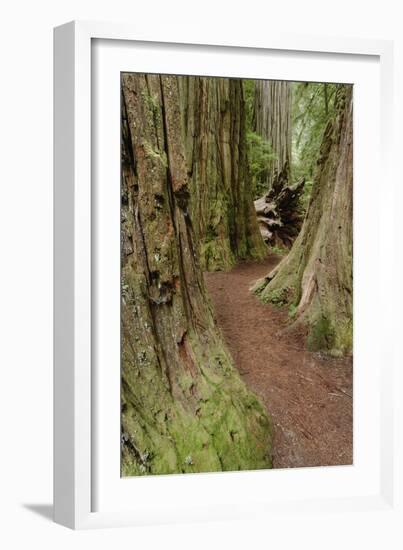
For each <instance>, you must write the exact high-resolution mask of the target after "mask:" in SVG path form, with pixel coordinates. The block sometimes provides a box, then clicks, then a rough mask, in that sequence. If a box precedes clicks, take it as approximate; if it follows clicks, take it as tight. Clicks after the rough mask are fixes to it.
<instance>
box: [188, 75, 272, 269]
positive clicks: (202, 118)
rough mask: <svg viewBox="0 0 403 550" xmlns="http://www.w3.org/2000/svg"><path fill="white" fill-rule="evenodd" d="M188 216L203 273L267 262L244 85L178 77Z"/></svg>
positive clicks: (228, 81) (220, 80)
mask: <svg viewBox="0 0 403 550" xmlns="http://www.w3.org/2000/svg"><path fill="white" fill-rule="evenodd" d="M178 81H179V90H180V101H181V112H182V121H183V129H184V139H185V148H186V159H187V171H188V174H189V178H190V197H191V200H190V212H191V216H192V219H193V220H194V221H195V227H194V230H195V235H196V239H197V242H198V243H200V257H201V262H202V267H203V269H206V270H209V271H214V270H219V269H228V268H230V267H231V266H232V265H234V263H235V262H236V261H237V260H239V259H248V258H255V259H260V258H263V257H264V256H265V255H266V253H267V250H266V246H265V245H264V242H263V240H262V237H261V235H260V232H259V228H258V224H257V221H256V215H255V212H254V207H253V195H252V193H253V190H252V189H251V185H250V177H249V173H248V159H247V151H246V141H245V109H244V99H243V88H242V81H241V80H239V79H228V78H225V79H224V78H205V77H178Z"/></svg>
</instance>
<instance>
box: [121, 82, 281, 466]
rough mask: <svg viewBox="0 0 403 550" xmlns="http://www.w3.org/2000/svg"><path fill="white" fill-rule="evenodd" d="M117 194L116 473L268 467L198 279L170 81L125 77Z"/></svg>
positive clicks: (261, 437) (251, 408) (255, 405)
mask: <svg viewBox="0 0 403 550" xmlns="http://www.w3.org/2000/svg"><path fill="white" fill-rule="evenodd" d="M224 157H225V155H224ZM121 195H122V208H121V217H122V230H121V236H122V287H121V288H122V308H121V323H122V393H121V398H122V474H123V475H141V474H147V473H149V474H163V473H173V472H192V471H197V472H200V471H213V470H238V469H256V468H267V467H270V465H271V459H270V449H271V435H270V433H271V430H270V422H269V419H268V417H267V414H266V412H265V410H264V408H263V406H262V405H261V404H260V402H259V401H258V399H257V398H256V397H255V396H254V394H252V393H251V392H250V391H249V390H248V389H247V388H246V386H245V385H244V383H243V382H242V380H241V379H240V377H239V374H238V373H237V371H236V369H235V368H234V366H233V363H232V360H231V358H230V356H229V354H228V352H227V350H226V347H225V345H224V342H223V340H222V337H221V335H220V332H219V331H218V330H217V327H216V326H215V322H214V318H213V315H212V311H211V306H210V303H209V300H208V298H207V294H206V290H205V286H204V283H203V277H202V272H201V269H200V266H199V261H198V252H197V247H196V245H195V238H194V232H193V228H192V221H191V210H190V208H189V204H190V194H189V178H188V174H187V169H186V155H185V149H184V146H183V135H182V128H181V116H180V106H179V98H178V80H177V77H173V76H158V75H154V76H151V75H143V74H123V75H122V193H121Z"/></svg>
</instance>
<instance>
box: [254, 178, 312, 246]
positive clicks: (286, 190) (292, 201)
mask: <svg viewBox="0 0 403 550" xmlns="http://www.w3.org/2000/svg"><path fill="white" fill-rule="evenodd" d="M282 180H283V178H282V174H280V175H279V177H278V178H277V181H276V182H273V186H272V188H271V189H270V191H269V192H268V193H266V194H265V195H263V197H260V198H259V199H256V200H255V201H254V205H255V210H256V215H257V219H258V223H259V228H260V233H261V235H262V237H263V239H264V241H265V242H266V243H267V244H269V245H270V246H277V247H279V248H291V246H292V243H293V242H294V240H295V238H296V237H297V235H298V233H299V231H300V229H301V226H302V222H303V219H304V212H303V208H302V206H301V195H302V193H303V191H304V185H305V178H302V179H301V180H300V181H299V182H297V183H295V184H294V185H288V184H287V183H286V182H284V181H282Z"/></svg>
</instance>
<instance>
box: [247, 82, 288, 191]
mask: <svg viewBox="0 0 403 550" xmlns="http://www.w3.org/2000/svg"><path fill="white" fill-rule="evenodd" d="M252 129H253V131H254V132H256V133H257V134H259V135H260V136H261V137H262V138H263V139H264V140H265V141H267V142H268V143H269V144H270V147H271V149H272V152H273V154H274V159H273V160H272V162H271V163H270V166H269V167H268V171H267V182H266V183H267V191H270V189H271V188H272V186H273V183H274V182H275V180H276V178H278V177H279V176H280V175H281V179H282V181H283V184H289V183H290V168H291V83H290V82H287V81H285V80H256V83H255V101H254V107H253V118H252Z"/></svg>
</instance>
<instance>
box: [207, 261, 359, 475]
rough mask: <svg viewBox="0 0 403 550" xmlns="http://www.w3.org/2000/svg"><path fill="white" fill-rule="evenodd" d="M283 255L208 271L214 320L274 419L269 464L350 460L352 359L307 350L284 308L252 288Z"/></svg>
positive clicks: (246, 376) (331, 462) (291, 464)
mask: <svg viewBox="0 0 403 550" xmlns="http://www.w3.org/2000/svg"><path fill="white" fill-rule="evenodd" d="M280 259H281V257H279V256H274V255H271V256H269V257H268V258H266V259H265V260H264V261H263V262H259V263H251V262H244V263H240V264H238V265H237V266H236V267H234V268H233V269H232V270H231V271H227V272H215V273H205V280H206V284H207V288H208V291H209V294H210V296H211V299H212V301H213V303H214V306H215V312H216V317H217V322H218V325H219V327H220V329H221V331H222V333H223V335H224V338H225V340H226V342H227V345H228V347H229V350H230V352H231V354H232V357H233V359H234V361H235V364H236V366H237V368H238V369H239V371H240V373H241V376H242V378H243V380H244V381H245V383H246V385H247V386H248V387H249V388H251V389H252V390H253V391H254V392H255V393H256V394H257V395H259V397H260V398H261V400H262V401H263V403H264V404H265V406H266V407H267V410H268V412H269V414H270V415H271V417H272V419H273V426H274V440H273V467H274V468H292V467H302V466H327V465H341V464H352V457H353V399H352V395H353V389H352V384H353V366H352V358H351V357H350V358H344V359H332V358H329V357H326V356H324V355H321V354H319V353H312V352H309V351H307V349H306V347H305V343H304V341H305V336H304V335H303V334H302V333H295V332H290V331H289V330H285V329H286V327H287V324H288V312H287V310H286V309H278V308H275V307H274V306H271V305H264V304H262V303H261V302H260V301H259V300H258V299H257V298H256V297H255V296H254V295H253V294H252V293H251V292H250V290H249V288H250V287H251V285H252V284H253V283H254V282H255V281H256V280H257V279H259V278H261V277H263V276H264V275H266V274H267V273H268V272H269V271H270V270H271V269H272V268H273V267H275V265H276V264H277V263H278V262H279V261H280Z"/></svg>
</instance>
